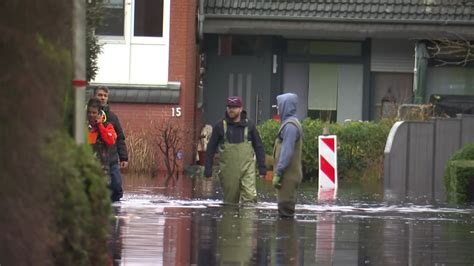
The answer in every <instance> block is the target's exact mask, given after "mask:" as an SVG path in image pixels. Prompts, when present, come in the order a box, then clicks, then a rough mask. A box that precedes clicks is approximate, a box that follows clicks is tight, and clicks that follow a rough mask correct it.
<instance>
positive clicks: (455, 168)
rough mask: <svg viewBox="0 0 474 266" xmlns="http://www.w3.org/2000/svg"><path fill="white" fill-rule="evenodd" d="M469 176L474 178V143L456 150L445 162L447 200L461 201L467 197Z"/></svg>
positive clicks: (452, 201) (451, 201)
mask: <svg viewBox="0 0 474 266" xmlns="http://www.w3.org/2000/svg"><path fill="white" fill-rule="evenodd" d="M469 178H471V179H472V178H474V143H470V144H467V145H465V146H464V147H463V148H461V149H460V150H458V151H456V152H455V153H454V154H453V156H451V158H450V159H449V160H448V161H447V162H446V168H445V171H444V185H445V188H446V200H447V201H448V202H450V203H463V202H465V201H466V200H467V199H468V195H467V193H468V189H467V188H468V185H469ZM471 182H474V181H473V180H471Z"/></svg>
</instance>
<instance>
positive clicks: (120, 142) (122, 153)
mask: <svg viewBox="0 0 474 266" xmlns="http://www.w3.org/2000/svg"><path fill="white" fill-rule="evenodd" d="M102 109H103V110H104V112H105V114H106V115H107V122H109V123H111V124H112V125H113V126H114V129H115V132H116V133H117V141H116V142H115V144H114V145H113V146H112V147H110V149H109V163H110V165H113V164H116V163H118V162H119V161H120V162H123V161H128V152H127V146H126V145H125V135H124V134H123V130H122V126H121V125H120V121H119V119H118V117H117V115H116V114H114V113H113V112H112V111H110V107H109V105H107V106H105V107H103V108H102Z"/></svg>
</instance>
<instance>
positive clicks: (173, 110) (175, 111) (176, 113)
mask: <svg viewBox="0 0 474 266" xmlns="http://www.w3.org/2000/svg"><path fill="white" fill-rule="evenodd" d="M171 116H177V117H180V116H181V107H172V108H171Z"/></svg>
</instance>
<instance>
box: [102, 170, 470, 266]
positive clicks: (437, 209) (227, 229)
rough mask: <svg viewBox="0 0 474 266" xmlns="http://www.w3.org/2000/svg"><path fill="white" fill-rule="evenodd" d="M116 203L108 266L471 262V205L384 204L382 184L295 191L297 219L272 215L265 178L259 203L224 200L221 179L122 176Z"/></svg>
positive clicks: (310, 187)
mask: <svg viewBox="0 0 474 266" xmlns="http://www.w3.org/2000/svg"><path fill="white" fill-rule="evenodd" d="M124 183H125V184H124V185H125V191H126V194H125V197H124V199H123V201H122V202H120V203H118V204H114V214H115V217H116V219H115V221H114V224H113V239H112V243H111V254H110V260H111V262H113V265H453V264H456V265H474V252H473V245H474V209H473V208H472V206H467V207H463V208H452V207H448V206H435V205H430V204H428V203H426V204H413V203H409V202H405V203H386V202H384V201H383V199H382V194H383V191H382V190H381V187H380V186H377V185H376V186H372V187H364V188H363V187H362V186H361V185H360V184H345V183H344V182H341V183H340V186H341V187H340V189H339V191H338V197H337V200H336V201H334V202H318V200H317V190H316V187H315V184H314V183H304V184H303V186H302V187H301V189H300V194H299V198H298V204H297V211H296V213H297V215H296V219H294V220H286V219H284V220H282V219H278V218H277V205H276V203H275V202H276V200H275V195H274V191H273V189H272V186H271V183H270V182H265V181H260V182H259V184H258V191H259V195H258V197H259V203H258V204H257V205H255V206H247V207H241V208H235V207H231V206H223V205H222V200H221V198H222V197H221V195H220V194H221V191H220V187H219V185H218V183H217V182H216V181H213V180H206V179H194V180H193V179H191V178H187V177H181V178H180V179H179V180H178V181H177V182H175V183H174V184H172V185H170V186H169V188H168V189H165V188H163V187H162V185H161V184H162V183H163V182H162V181H161V180H159V179H157V178H155V179H150V178H140V177H126V179H125V182H124Z"/></svg>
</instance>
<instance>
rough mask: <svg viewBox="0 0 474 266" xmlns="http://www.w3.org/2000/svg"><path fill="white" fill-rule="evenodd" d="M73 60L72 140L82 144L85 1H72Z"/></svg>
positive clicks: (84, 82)
mask: <svg viewBox="0 0 474 266" xmlns="http://www.w3.org/2000/svg"><path fill="white" fill-rule="evenodd" d="M73 38H74V40H73V57H74V58H73V60H74V79H73V81H72V84H73V86H74V102H75V104H74V105H75V107H74V108H75V110H74V139H75V140H76V143H77V144H84V143H85V140H86V137H85V130H86V129H85V123H86V112H85V110H84V106H85V101H86V85H87V81H86V1H84V0H74V10H73Z"/></svg>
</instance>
